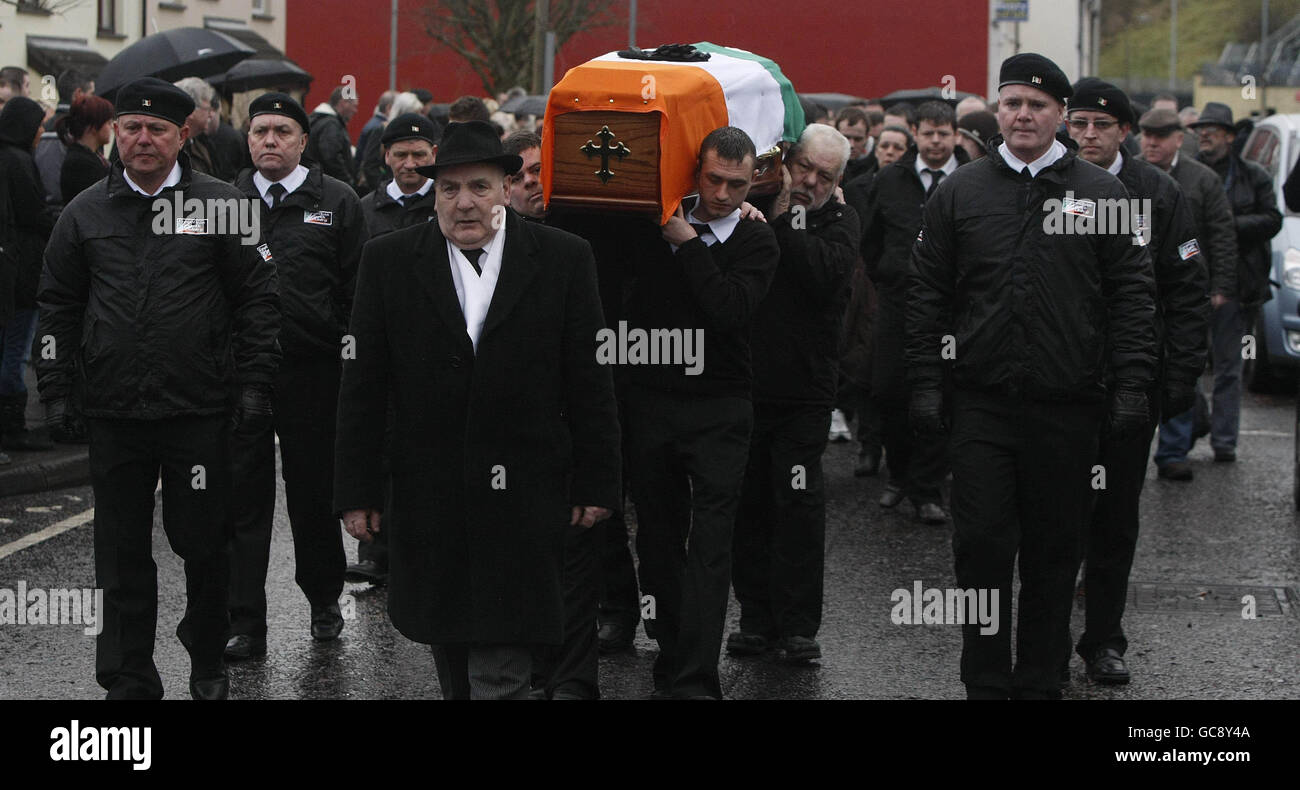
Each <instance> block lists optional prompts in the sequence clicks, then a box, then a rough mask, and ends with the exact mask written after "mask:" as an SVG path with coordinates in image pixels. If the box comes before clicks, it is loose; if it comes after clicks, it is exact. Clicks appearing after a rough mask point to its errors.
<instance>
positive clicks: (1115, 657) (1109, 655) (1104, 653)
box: [1088, 647, 1129, 686]
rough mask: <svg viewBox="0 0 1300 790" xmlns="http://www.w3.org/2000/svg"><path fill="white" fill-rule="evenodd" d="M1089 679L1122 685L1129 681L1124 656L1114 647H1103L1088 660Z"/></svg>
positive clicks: (1095, 681)
mask: <svg viewBox="0 0 1300 790" xmlns="http://www.w3.org/2000/svg"><path fill="white" fill-rule="evenodd" d="M1088 679H1089V680H1091V681H1093V682H1094V683H1105V684H1107V685H1112V686H1121V685H1123V684H1125V683H1127V682H1128V681H1129V672H1128V666H1127V665H1126V664H1125V663H1124V656H1122V655H1120V653H1119V651H1118V650H1116V649H1115V648H1113V647H1103V648H1101V649H1100V650H1098V651H1097V652H1095V653H1093V654H1092V658H1091V659H1089V660H1088Z"/></svg>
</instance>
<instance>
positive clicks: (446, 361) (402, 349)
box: [334, 210, 621, 644]
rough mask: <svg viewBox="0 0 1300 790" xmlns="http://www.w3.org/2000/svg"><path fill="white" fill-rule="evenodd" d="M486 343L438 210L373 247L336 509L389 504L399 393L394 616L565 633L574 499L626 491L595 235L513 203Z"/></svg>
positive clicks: (343, 406) (350, 372) (490, 634)
mask: <svg viewBox="0 0 1300 790" xmlns="http://www.w3.org/2000/svg"><path fill="white" fill-rule="evenodd" d="M505 233H506V238H505V249H504V252H503V255H502V261H501V273H500V277H499V279H498V281H497V285H496V290H495V292H494V294H493V297H492V304H491V306H490V308H489V310H488V315H487V319H486V322H485V324H484V327H483V332H482V335H481V336H480V340H479V346H478V352H477V355H476V354H475V351H474V349H473V346H472V345H471V343H470V339H469V335H468V334H467V333H466V331H465V320H464V316H463V314H462V313H461V309H460V304H459V302H458V300H457V298H456V290H455V286H454V285H453V282H452V276H451V270H450V268H449V264H448V258H447V245H446V242H445V237H444V236H443V234H442V231H441V229H440V228H439V225H438V223H437V222H436V221H433V222H425V223H421V224H419V225H416V226H413V227H410V228H406V229H403V230H399V231H395V232H393V233H388V234H385V235H383V236H380V237H378V238H376V239H373V240H372V241H370V242H369V243H367V244H366V246H365V250H364V252H363V254H362V258H361V267H360V271H359V273H358V281H357V290H356V301H355V302H354V305H353V311H352V325H351V329H350V334H351V335H352V337H353V338H354V339H355V358H348V355H347V354H346V353H345V358H344V362H343V381H342V388H341V391H340V395H339V411H338V436H337V445H336V454H335V459H336V464H335V472H336V475H335V486H334V491H335V500H334V502H335V509H336V510H337V511H338V512H339V513H340V514H341V513H342V512H343V511H346V510H351V509H359V508H374V509H382V508H383V506H384V500H383V473H382V471H381V462H380V459H381V456H382V453H383V442H384V427H385V406H386V404H387V402H388V399H389V393H390V391H391V394H392V401H393V409H394V426H393V435H392V501H391V506H390V508H389V509H388V511H387V512H385V513H384V516H383V520H382V522H381V529H386V530H388V531H389V536H388V537H389V548H390V563H389V595H388V611H389V615H390V617H391V618H392V621H393V625H394V626H396V627H397V629H398V630H399V631H401V632H402V633H403V634H404V635H406V636H407V637H408V638H410V639H413V640H415V641H417V642H427V643H431V644H443V643H456V642H478V643H513V644H520V643H533V644H544V643H550V644H558V643H559V642H560V641H561V635H562V630H563V629H562V612H561V602H560V554H561V544H562V542H563V539H564V532H565V528H566V526H567V524H568V521H569V515H570V507H571V506H573V505H597V506H602V507H607V508H610V509H614V508H616V507H617V506H618V503H619V493H620V472H621V469H620V466H621V463H620V460H619V459H620V449H619V428H618V417H617V413H616V408H615V400H614V390H613V381H612V376H611V371H610V370H609V369H608V368H606V367H602V366H600V365H599V364H598V363H597V361H596V347H597V333H598V332H599V330H600V329H601V328H602V327H603V326H604V320H603V317H602V314H601V306H600V299H599V297H598V296H597V288H596V273H595V262H594V260H593V258H592V252H591V247H590V246H589V245H588V244H587V242H585V241H583V240H582V239H580V238H578V237H577V236H574V235H572V234H569V233H566V232H564V231H560V230H556V229H554V228H549V227H546V226H543V225H540V224H537V223H531V222H529V223H526V222H524V221H523V220H522V219H520V217H519V216H518V215H517V214H515V213H514V212H513V211H510V210H506V225H505Z"/></svg>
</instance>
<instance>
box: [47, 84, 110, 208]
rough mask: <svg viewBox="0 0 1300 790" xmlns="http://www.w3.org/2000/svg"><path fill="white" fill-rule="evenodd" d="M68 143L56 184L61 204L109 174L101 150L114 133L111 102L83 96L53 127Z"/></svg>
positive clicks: (64, 141) (66, 143)
mask: <svg viewBox="0 0 1300 790" xmlns="http://www.w3.org/2000/svg"><path fill="white" fill-rule="evenodd" d="M55 131H57V132H58V134H59V139H60V140H62V141H63V144H64V145H66V146H67V148H68V153H67V155H66V156H65V157H64V159H63V170H62V172H61V173H60V174H59V187H60V189H61V190H62V192H63V202H64V204H67V203H71V202H72V199H73V198H74V197H76V196H77V195H78V194H79V193H80V192H81V191H82V190H83V189H85V188H86V187H88V186H90V185H91V184H94V183H95V182H96V181H99V180H100V179H102V178H103V177H104V176H107V175H108V160H107V159H105V158H104V155H103V154H102V153H100V151H101V149H103V147H104V146H105V145H107V144H108V141H109V139H110V138H111V137H112V134H113V105H112V104H110V103H109V102H108V100H106V99H103V98H100V97H99V96H82V97H81V98H79V99H77V100H76V101H75V102H73V103H72V108H71V109H70V110H69V111H68V114H67V115H65V116H63V117H62V118H60V119H59V123H58V125H57V126H56V128H55Z"/></svg>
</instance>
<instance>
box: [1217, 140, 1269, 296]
mask: <svg viewBox="0 0 1300 790" xmlns="http://www.w3.org/2000/svg"><path fill="white" fill-rule="evenodd" d="M1202 161H1203V162H1204V160H1202ZM1204 164H1207V165H1209V167H1210V169H1212V170H1213V171H1214V172H1215V173H1216V174H1218V176H1219V178H1220V179H1221V180H1222V181H1223V184H1224V191H1225V192H1227V195H1228V204H1229V205H1230V206H1232V217H1233V224H1234V225H1235V226H1236V230H1237V298H1238V300H1239V301H1240V302H1241V304H1242V306H1243V307H1258V306H1259V305H1262V304H1264V303H1265V302H1267V301H1268V300H1269V299H1272V298H1273V290H1272V288H1270V287H1269V282H1268V280H1269V275H1270V274H1271V273H1272V268H1273V266H1272V263H1273V253H1272V251H1271V248H1270V245H1269V243H1268V242H1269V240H1270V239H1272V238H1273V237H1274V236H1276V235H1277V233H1278V231H1280V230H1282V212H1280V211H1278V208H1277V193H1276V192H1275V191H1274V189H1273V179H1272V178H1270V177H1269V175H1268V172H1267V171H1265V170H1264V168H1262V167H1260V166H1259V165H1257V164H1255V163H1254V162H1247V161H1245V160H1243V159H1242V158H1241V157H1239V156H1238V155H1237V154H1235V153H1233V152H1231V151H1230V152H1229V153H1228V155H1227V156H1225V157H1224V158H1222V159H1220V160H1219V161H1218V162H1215V163H1212V164H1211V163H1209V162H1204Z"/></svg>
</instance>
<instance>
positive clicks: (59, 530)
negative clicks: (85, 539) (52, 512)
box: [0, 507, 95, 560]
mask: <svg viewBox="0 0 1300 790" xmlns="http://www.w3.org/2000/svg"><path fill="white" fill-rule="evenodd" d="M94 518H95V509H94V508H93V507H92V508H91V509H89V510H85V511H82V512H81V513H78V514H77V515H75V516H69V517H68V518H65V519H63V520H62V521H60V522H58V523H56V524H51V525H50V526H48V527H46V528H45V529H42V530H40V531H37V532H33V533H32V534H30V535H27V536H25V537H21V538H19V539H18V540H15V541H14V542H13V543H6V544H5V545H3V546H0V560H2V559H4V558H5V557H8V556H9V555H10V554H16V553H18V552H20V551H22V550H23V549H26V548H30V547H32V546H35V545H36V544H38V543H42V542H44V541H47V540H49V539H50V538H52V537H55V536H56V535H62V534H63V533H64V532H67V531H68V530H70V529H76V528H77V527H80V526H81V525H83V524H89V523H90V522H91V521H93V520H94Z"/></svg>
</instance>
